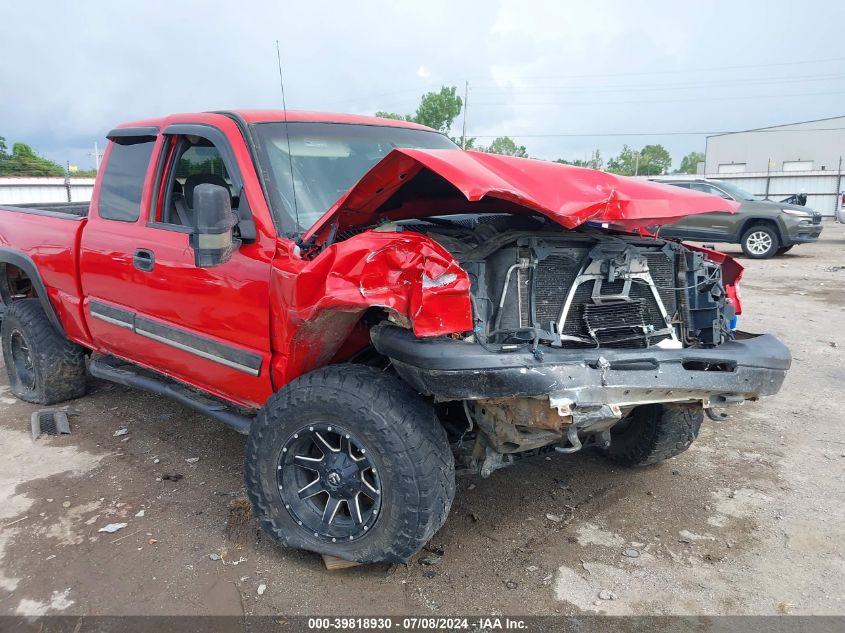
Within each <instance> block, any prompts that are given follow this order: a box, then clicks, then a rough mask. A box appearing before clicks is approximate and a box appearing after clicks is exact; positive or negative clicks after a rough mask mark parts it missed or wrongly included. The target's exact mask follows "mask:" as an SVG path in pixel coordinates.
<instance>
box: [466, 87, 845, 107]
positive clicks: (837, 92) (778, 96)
mask: <svg viewBox="0 0 845 633" xmlns="http://www.w3.org/2000/svg"><path fill="white" fill-rule="evenodd" d="M841 94H845V90H834V91H831V92H799V93H786V94H784V93H779V94H770V95H743V96H733V97H688V98H686V99H660V100H659V101H655V100H654V99H636V100H629V101H618V100H612V101H596V100H592V99H591V100H590V101H557V100H555V101H519V102H515V101H476V102H474V105H476V106H513V107H515V108H523V107H526V106H528V107H530V106H550V105H561V106H571V105H589V106H593V105H629V104H636V103H647V104H649V105H659V104H662V103H688V102H693V101H694V102H696V103H700V102H708V101H738V100H744V99H782V98H789V97H825V96H829V95H841Z"/></svg>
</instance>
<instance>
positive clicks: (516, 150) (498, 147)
mask: <svg viewBox="0 0 845 633" xmlns="http://www.w3.org/2000/svg"><path fill="white" fill-rule="evenodd" d="M478 149H479V151H482V152H487V153H488V154H503V155H505V156H517V157H519V158H528V152H527V151H526V149H525V145H517V144H516V142H515V141H514V140H513V139H512V138H511V137H510V136H500V137H499V138H497V139H494V140H493V142H492V143H490V145H489V146H488V147H479V148H478Z"/></svg>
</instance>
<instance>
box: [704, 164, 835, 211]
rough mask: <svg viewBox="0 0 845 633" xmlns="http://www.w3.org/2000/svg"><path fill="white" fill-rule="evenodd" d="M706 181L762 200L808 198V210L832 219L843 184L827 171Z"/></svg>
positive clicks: (719, 176) (731, 176) (718, 176)
mask: <svg viewBox="0 0 845 633" xmlns="http://www.w3.org/2000/svg"><path fill="white" fill-rule="evenodd" d="M706 177H707V178H713V179H716V180H724V181H727V182H731V183H733V184H735V185H736V186H738V187H742V188H743V189H745V190H746V191H748V192H749V193H753V194H754V195H755V196H760V197H761V198H769V199H770V200H774V201H776V202H779V201H781V200H783V199H784V198H787V197H789V196H791V195H792V194H795V193H799V192H803V193H806V194H807V207H809V208H810V209H813V210H814V211H818V212H819V213H821V214H822V215H825V216H834V215H835V214H836V210H837V208H838V205H839V204H840V200H841V194H840V193H839V192H840V190H841V187H842V186H843V184H845V183H843V181H842V179H841V178H840V176H839V174H837V173H836V172H835V171H834V172H833V173H831V172H827V171H804V172H793V171H791V172H780V171H779V172H774V171H773V172H770V173H768V174H766V173H765V172H763V173H758V174H707V176H706Z"/></svg>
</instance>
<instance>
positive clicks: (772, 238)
mask: <svg viewBox="0 0 845 633" xmlns="http://www.w3.org/2000/svg"><path fill="white" fill-rule="evenodd" d="M741 246H742V250H743V252H744V253H745V254H746V255H747V256H748V257H751V258H752V259H768V258H769V257H774V256H775V253H777V252H778V249H780V238H779V237H778V234H777V231H775V229H773V228H772V227H770V226H767V225H765V224H757V225H754V226H752V227H751V228H750V229H748V230H747V231H746V232H745V233H744V234H743V235H742V241H741Z"/></svg>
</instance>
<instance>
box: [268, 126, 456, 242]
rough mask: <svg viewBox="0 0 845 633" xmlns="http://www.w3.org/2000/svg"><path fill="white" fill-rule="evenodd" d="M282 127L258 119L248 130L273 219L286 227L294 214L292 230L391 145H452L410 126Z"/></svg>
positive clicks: (305, 223)
mask: <svg viewBox="0 0 845 633" xmlns="http://www.w3.org/2000/svg"><path fill="white" fill-rule="evenodd" d="M288 126H289V131H290V134H289V135H288V134H287V133H286V130H285V124H284V123H259V124H256V125H255V126H254V128H253V129H254V131H255V133H256V136H257V137H258V141H259V143H258V147H259V156H258V160H259V163H260V167H261V169H262V170H263V171H264V173H265V174H267V175H268V176H269V180H270V192H269V193H270V201H271V203H272V208H273V213H274V215H275V216H276V221H277V223H278V224H279V226H282V227H286V226H290V225H291V222H290V220H291V219H293V216H298V220H299V226H298V227H297V228H296V230H297V231H304V230H306V229H308V228H309V227H310V226H311V225H312V224H314V222H316V221H317V220H318V219H319V218H320V216H322V215H323V214H324V213H325V212H326V211H328V210H329V209H330V208H331V207H332V205H333V204H334V203H335V202H336V201H337V200H338V198H340V197H341V196H342V195H343V194H344V193H346V191H347V190H348V189H350V188H351V187H352V185H354V184H355V183H357V182H358V181H359V180H360V179H361V177H362V176H363V175H364V174H366V173H367V172H368V171H369V170H370V169H371V168H372V167H373V166H374V165H375V164H376V163H377V162H379V161H380V160H381V159H382V158H384V157H385V156H386V155H387V154H389V153H390V152H391V151H392V150H393V149H395V148H397V147H403V148H425V149H457V148H458V146H457V145H455V144H454V143H453V142H452V141H450V140H449V138H448V137H446V136H445V135H443V134H440V133H439V132H433V131H427V130H417V129H413V128H403V127H390V126H381V125H353V124H347V123H305V122H294V123H289V124H288ZM288 150H290V151H288ZM291 168H293V173H291ZM294 191H295V192H296V196H295V202H294ZM285 214H289V215H288V217H285Z"/></svg>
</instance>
